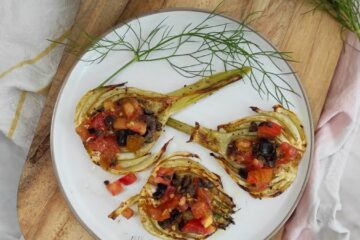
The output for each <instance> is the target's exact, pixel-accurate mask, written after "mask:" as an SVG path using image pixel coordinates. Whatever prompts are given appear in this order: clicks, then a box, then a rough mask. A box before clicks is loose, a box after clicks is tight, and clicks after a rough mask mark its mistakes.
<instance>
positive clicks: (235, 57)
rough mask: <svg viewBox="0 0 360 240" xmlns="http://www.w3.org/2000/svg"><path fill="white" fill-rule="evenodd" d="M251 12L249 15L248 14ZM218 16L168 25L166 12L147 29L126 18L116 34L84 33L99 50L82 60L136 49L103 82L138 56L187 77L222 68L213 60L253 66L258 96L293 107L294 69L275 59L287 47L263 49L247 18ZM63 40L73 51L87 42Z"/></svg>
mask: <svg viewBox="0 0 360 240" xmlns="http://www.w3.org/2000/svg"><path fill="white" fill-rule="evenodd" d="M252 15H253V14H251V15H249V17H248V18H247V19H249V18H250V17H251V16H252ZM216 16H217V14H216V13H210V14H209V15H208V16H207V17H206V18H205V19H204V20H203V21H201V22H200V23H199V24H196V25H194V24H191V23H190V24H188V25H186V26H185V27H184V28H183V29H182V30H181V31H174V27H175V26H173V25H168V24H167V23H166V21H167V19H166V18H165V19H163V20H162V21H161V22H160V23H159V24H157V25H156V26H155V27H154V28H153V29H152V30H151V31H149V32H148V33H147V34H145V33H144V31H143V29H142V25H141V23H140V21H133V22H131V23H127V24H125V27H126V30H125V31H124V32H123V33H121V34H120V33H119V32H118V31H116V30H113V33H114V34H115V36H116V39H113V38H112V39H110V38H102V39H98V38H96V37H92V36H90V35H89V34H86V36H87V37H88V38H89V39H90V40H91V41H92V44H91V46H90V49H89V50H88V51H95V52H97V53H98V54H95V55H96V56H95V57H92V58H90V59H84V58H83V59H81V60H82V61H86V62H90V63H100V62H101V61H103V60H104V59H105V58H106V57H107V56H108V54H109V53H110V52H112V51H125V52H130V53H131V54H132V58H131V59H130V60H129V61H128V62H127V63H126V64H124V65H123V66H121V67H119V68H118V69H117V70H116V71H115V72H114V73H113V74H111V76H109V77H108V78H106V79H105V80H104V81H103V82H102V83H101V84H100V86H104V85H105V84H107V83H108V82H109V81H110V80H112V79H113V78H114V77H115V76H116V75H117V74H119V73H120V72H121V71H123V70H124V69H125V68H127V67H128V66H130V65H132V64H133V63H136V62H152V61H166V62H167V63H168V64H169V65H170V66H171V67H172V68H173V69H174V70H175V71H176V72H177V73H179V74H180V75H182V76H184V77H187V78H193V77H204V76H208V75H212V74H213V73H214V72H216V71H219V69H215V67H214V66H215V63H219V62H220V63H221V65H222V66H223V68H224V70H227V69H230V68H241V67H244V66H250V67H251V68H252V73H251V74H250V75H249V76H248V78H247V80H248V81H250V83H251V86H252V87H253V88H254V89H255V90H256V91H257V92H258V94H259V96H260V97H261V98H263V97H267V98H269V97H271V98H273V99H275V100H276V101H277V102H278V103H280V104H282V105H284V106H286V107H290V105H292V103H291V102H290V101H289V99H288V97H287V94H288V93H292V94H297V93H296V92H295V90H294V89H293V88H292V86H291V85H290V84H289V83H288V82H287V81H286V79H285V75H288V74H293V72H286V73H284V72H281V69H280V67H279V66H278V64H277V63H276V61H275V60H276V59H285V60H288V61H291V58H290V56H289V53H288V52H279V51H273V50H263V49H261V47H260V46H259V45H257V44H256V43H254V42H252V41H251V40H249V39H248V37H247V34H248V33H251V32H252V30H251V29H249V28H248V27H246V25H247V24H248V21H247V20H245V21H243V22H242V23H240V24H237V26H236V27H234V25H232V24H230V23H224V24H217V25H215V24H211V23H210V22H211V19H213V18H214V17H216ZM62 44H65V45H67V46H68V49H70V50H71V52H81V51H82V50H83V48H84V46H82V45H79V44H77V43H76V41H73V40H71V39H68V42H67V43H62ZM189 44H192V46H196V47H191V48H189V47H187V46H188V45H189ZM260 57H266V59H268V61H267V63H266V64H268V65H272V66H270V67H269V66H266V67H265V63H264V62H262V61H261V60H260ZM184 63H186V64H184ZM268 69H275V70H274V71H270V70H268ZM255 73H257V74H255ZM256 75H257V76H256ZM255 76H256V77H255ZM259 76H260V77H259Z"/></svg>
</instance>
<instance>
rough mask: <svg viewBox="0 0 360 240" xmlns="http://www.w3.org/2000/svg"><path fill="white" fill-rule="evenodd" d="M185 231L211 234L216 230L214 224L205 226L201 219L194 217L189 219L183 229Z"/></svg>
mask: <svg viewBox="0 0 360 240" xmlns="http://www.w3.org/2000/svg"><path fill="white" fill-rule="evenodd" d="M181 231H182V232H184V233H196V234H201V235H205V236H206V235H210V234H212V233H213V232H215V231H216V228H215V227H214V226H212V225H211V226H209V227H206V228H205V227H204V226H203V225H202V223H201V221H200V220H199V219H192V220H190V221H188V222H187V223H186V224H185V225H184V227H183V228H182V229H181Z"/></svg>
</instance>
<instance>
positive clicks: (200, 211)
mask: <svg viewBox="0 0 360 240" xmlns="http://www.w3.org/2000/svg"><path fill="white" fill-rule="evenodd" d="M191 212H192V214H193V216H194V218H196V219H205V218H207V217H208V216H210V215H211V214H212V213H211V210H210V207H209V205H208V204H207V203H206V202H202V201H197V202H195V203H194V204H193V205H192V206H191Z"/></svg>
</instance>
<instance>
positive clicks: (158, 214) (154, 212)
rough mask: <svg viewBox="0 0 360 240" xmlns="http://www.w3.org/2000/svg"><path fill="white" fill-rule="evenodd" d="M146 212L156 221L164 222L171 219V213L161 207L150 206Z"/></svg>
mask: <svg viewBox="0 0 360 240" xmlns="http://www.w3.org/2000/svg"><path fill="white" fill-rule="evenodd" d="M146 212H147V213H148V214H149V215H150V217H151V218H152V219H154V220H156V221H164V220H165V219H168V218H170V212H169V211H168V210H164V209H162V208H159V207H157V208H156V207H153V206H151V205H149V206H147V207H146Z"/></svg>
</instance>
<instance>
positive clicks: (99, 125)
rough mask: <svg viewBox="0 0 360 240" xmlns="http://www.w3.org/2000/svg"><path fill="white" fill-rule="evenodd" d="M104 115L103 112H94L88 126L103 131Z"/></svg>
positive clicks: (104, 126)
mask: <svg viewBox="0 0 360 240" xmlns="http://www.w3.org/2000/svg"><path fill="white" fill-rule="evenodd" d="M105 117H106V114H105V113H104V112H101V113H98V114H96V115H95V116H94V117H93V118H92V119H91V122H90V127H91V128H95V129H97V130H102V131H104V130H105V128H106V125H105V122H104V118H105Z"/></svg>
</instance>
